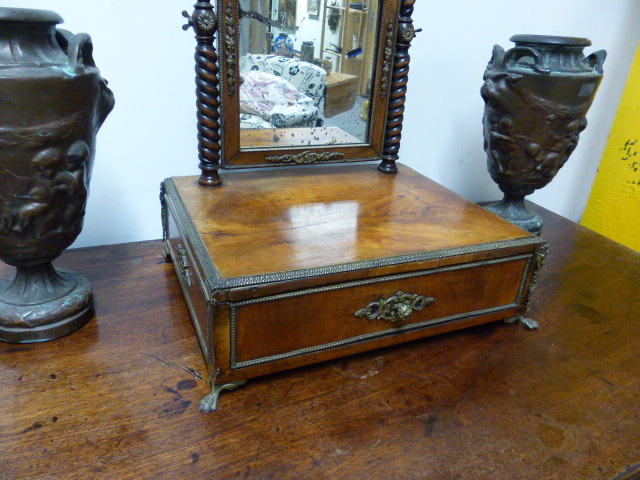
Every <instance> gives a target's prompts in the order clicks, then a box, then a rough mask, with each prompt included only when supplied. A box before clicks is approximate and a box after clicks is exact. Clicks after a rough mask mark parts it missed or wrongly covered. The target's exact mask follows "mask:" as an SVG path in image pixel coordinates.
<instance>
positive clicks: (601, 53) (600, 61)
mask: <svg viewBox="0 0 640 480" xmlns="http://www.w3.org/2000/svg"><path fill="white" fill-rule="evenodd" d="M606 58H607V51H606V50H598V51H597V52H593V53H592V54H591V55H589V56H588V57H587V62H589V65H591V67H592V68H594V69H595V70H596V72H598V73H600V74H602V73H603V70H602V66H603V65H604V61H605V60H606Z"/></svg>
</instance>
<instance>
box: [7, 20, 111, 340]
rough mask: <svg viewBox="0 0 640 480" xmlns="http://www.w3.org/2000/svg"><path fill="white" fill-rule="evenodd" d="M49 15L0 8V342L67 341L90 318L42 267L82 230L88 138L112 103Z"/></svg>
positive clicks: (67, 280)
mask: <svg viewBox="0 0 640 480" xmlns="http://www.w3.org/2000/svg"><path fill="white" fill-rule="evenodd" d="M62 21H63V20H62V18H61V17H60V16H59V15H58V14H57V13H54V12H50V11H45V10H30V9H22V8H0V259H1V260H2V261H4V262H5V263H8V264H9V265H13V266H15V267H16V269H17V271H16V275H15V277H14V278H10V279H5V280H3V281H2V282H0V340H3V341H6V342H12V343H28V342H39V341H45V340H52V339H54V338H59V337H61V336H64V335H67V334H69V333H71V332H73V331H75V330H77V329H78V328H80V327H81V326H82V325H84V324H85V323H86V322H87V321H88V320H90V319H91V317H92V315H93V294H92V289H91V285H90V284H89V282H88V281H87V280H86V279H85V278H84V277H82V276H81V275H78V274H76V273H73V272H69V271H64V270H56V269H55V268H54V267H53V265H52V263H51V262H52V261H53V260H54V259H55V258H56V257H57V256H58V255H60V253H61V252H62V251H63V250H64V249H65V248H67V247H69V246H70V245H71V244H72V243H73V241H74V240H75V239H76V237H77V236H78V234H79V233H80V231H81V230H82V223H83V219H84V213H85V205H86V200H87V194H88V188H89V179H90V176H91V169H92V166H93V158H94V149H95V139H96V133H97V131H98V129H99V128H100V126H101V125H102V122H103V121H104V119H105V118H106V116H107V115H108V114H109V112H110V111H111V109H112V108H113V105H114V97H113V94H112V92H111V91H110V90H109V88H108V87H107V84H106V82H105V80H103V79H102V77H101V76H100V73H99V70H98V69H97V68H96V66H95V63H94V61H93V58H92V50H93V47H92V43H91V38H90V37H89V35H87V34H84V33H80V34H77V35H73V34H71V33H69V32H67V31H65V30H60V29H57V28H56V25H57V24H59V23H61V22H62Z"/></svg>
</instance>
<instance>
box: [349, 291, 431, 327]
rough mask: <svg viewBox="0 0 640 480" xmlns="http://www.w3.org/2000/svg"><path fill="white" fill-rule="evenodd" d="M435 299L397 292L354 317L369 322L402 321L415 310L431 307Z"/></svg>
mask: <svg viewBox="0 0 640 480" xmlns="http://www.w3.org/2000/svg"><path fill="white" fill-rule="evenodd" d="M435 301H436V299H435V298H433V297H425V296H422V295H417V294H415V293H405V292H403V291H402V290H398V291H397V292H396V293H395V294H393V295H392V296H390V297H389V298H381V299H380V300H377V301H375V302H371V303H370V304H369V305H367V306H366V307H364V308H361V309H360V310H358V311H357V312H356V313H355V315H356V317H361V318H368V319H369V320H386V321H389V322H397V321H404V320H406V319H407V318H409V316H410V315H411V314H412V313H413V312H414V311H417V310H422V309H423V308H424V307H427V306H429V305H431V304H432V303H433V302H435Z"/></svg>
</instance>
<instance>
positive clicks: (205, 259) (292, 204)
mask: <svg viewBox="0 0 640 480" xmlns="http://www.w3.org/2000/svg"><path fill="white" fill-rule="evenodd" d="M398 168H399V172H398V173H397V174H395V175H389V174H383V173H380V172H378V171H377V170H376V169H375V166H373V165H368V164H358V165H339V166H338V165H336V166H323V167H320V168H317V167H316V168H291V169H280V170H278V171H275V172H274V171H269V172H265V171H262V170H248V171H247V170H245V171H242V172H237V173H236V172H229V173H227V174H226V175H225V176H224V184H223V185H222V186H221V187H202V186H200V185H198V177H197V176H187V177H172V178H171V179H168V180H167V181H166V182H165V184H164V185H165V187H164V188H165V189H166V191H167V194H168V197H169V198H170V199H171V200H172V204H173V206H172V208H175V210H176V212H175V215H177V217H178V218H179V222H180V223H182V224H183V228H184V229H185V231H186V236H187V237H190V238H189V241H190V243H191V244H192V245H191V247H192V248H193V250H194V251H195V252H196V255H197V256H198V257H199V260H200V262H201V263H202V269H203V271H204V274H205V275H206V276H207V279H208V282H209V284H210V288H211V290H212V291H216V290H228V289H231V288H236V289H239V290H238V292H236V294H235V298H236V299H237V298H241V297H243V296H253V295H258V294H265V293H275V292H277V291H284V290H287V289H291V288H295V287H296V286H295V285H290V283H291V282H296V281H297V282H299V285H298V286H299V287H306V286H309V285H311V284H314V283H316V284H317V283H318V282H322V283H330V282H332V281H348V280H349V279H352V278H356V277H358V278H362V277H367V276H376V275H383V274H387V273H398V272H400V271H409V270H415V269H420V268H431V267H435V266H442V265H445V264H447V263H460V262H465V261H474V260H479V259H483V258H491V257H497V256H507V255H511V254H518V253H524V252H531V251H534V250H536V249H537V248H538V246H537V245H538V244H540V243H542V240H541V239H539V238H538V237H536V236H534V235H532V234H530V233H529V232H527V231H525V230H522V229H520V228H519V227H516V226H514V225H512V224H511V223H509V222H507V221H505V220H503V219H501V218H499V217H497V216H496V215H494V214H493V213H490V212H488V211H486V210H485V209H483V208H482V207H480V206H478V205H476V204H474V203H473V202H470V201H468V200H466V199H464V198H463V197H461V196H459V195H457V194H455V193H453V192H451V191H450V190H448V189H446V188H444V187H442V186H441V185H438V184H437V183H436V182H434V181H432V180H430V179H428V178H426V177H424V176H423V175H421V174H419V173H417V172H415V171H414V170H412V169H410V168H409V167H406V166H404V165H398ZM354 272H355V273H354ZM320 277H323V278H322V279H321V280H312V279H314V278H315V279H317V278H320ZM327 277H330V278H327ZM283 283H284V284H289V285H283ZM267 284H275V285H280V287H278V286H274V285H271V287H268V288H267V287H265V285H267ZM256 286H261V287H260V288H256ZM241 291H243V292H244V293H239V292H241Z"/></svg>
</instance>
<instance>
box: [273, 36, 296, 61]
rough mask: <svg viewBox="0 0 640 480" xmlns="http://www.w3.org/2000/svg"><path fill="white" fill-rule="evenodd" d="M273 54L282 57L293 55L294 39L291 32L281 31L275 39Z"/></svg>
mask: <svg viewBox="0 0 640 480" xmlns="http://www.w3.org/2000/svg"><path fill="white" fill-rule="evenodd" d="M273 54H274V55H280V56H281V57H293V40H291V39H290V38H289V34H287V33H280V34H279V35H278V36H277V37H276V39H275V40H274V41H273Z"/></svg>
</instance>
